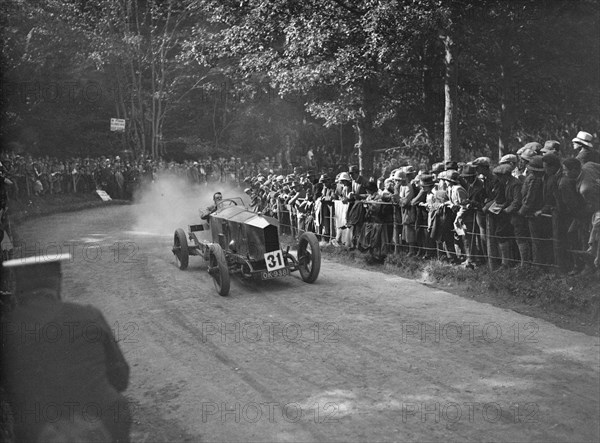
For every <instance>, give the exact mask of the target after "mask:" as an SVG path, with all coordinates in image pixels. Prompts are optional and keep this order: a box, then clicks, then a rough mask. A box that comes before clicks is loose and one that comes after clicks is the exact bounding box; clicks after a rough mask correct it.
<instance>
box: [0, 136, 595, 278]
mask: <svg viewBox="0 0 600 443" xmlns="http://www.w3.org/2000/svg"><path fill="white" fill-rule="evenodd" d="M592 141H593V137H592V135H591V134H589V133H587V132H583V131H582V132H579V133H578V134H577V137H575V138H574V139H573V146H574V148H575V149H576V152H577V156H576V157H575V158H563V157H564V156H563V155H562V154H561V147H560V143H559V142H557V141H554V140H548V141H546V142H545V143H544V144H543V145H542V144H540V143H538V142H530V143H527V144H526V145H525V146H523V147H522V148H521V149H519V150H518V151H517V152H516V153H514V154H507V155H505V156H503V157H502V158H501V159H500V161H499V163H498V164H497V165H495V164H492V161H491V160H490V159H489V158H487V157H479V158H476V159H473V160H472V161H470V162H467V163H457V162H454V161H449V162H445V163H444V162H439V163H435V164H433V165H432V166H431V167H430V168H425V167H423V166H422V165H420V169H417V168H416V167H415V166H414V165H411V164H409V161H406V160H399V159H395V158H392V159H391V160H389V161H386V162H385V163H380V169H376V170H375V171H374V174H373V175H371V176H370V177H369V178H367V177H366V176H363V175H361V171H359V168H358V167H357V166H354V165H353V166H350V167H349V168H348V167H346V166H345V165H344V164H332V163H331V162H326V163H320V166H319V163H316V162H314V161H313V156H310V155H309V156H307V157H306V158H304V159H303V160H304V161H303V162H302V166H296V167H294V166H293V165H290V164H286V165H285V166H284V165H282V164H281V163H279V161H278V160H279V159H277V158H269V157H265V158H264V159H261V160H260V161H255V162H248V161H242V159H241V158H236V157H231V158H229V159H225V158H219V159H212V158H208V159H201V160H198V161H184V162H166V161H164V160H161V159H158V160H152V159H150V158H147V159H139V160H132V159H129V158H125V159H121V158H120V157H119V156H107V157H100V158H93V159H92V158H85V159H81V158H72V159H70V160H62V161H61V160H57V159H52V158H45V159H34V158H32V157H29V156H28V157H23V156H19V155H5V156H3V158H2V164H3V169H4V173H5V175H6V176H7V177H9V178H10V179H11V181H12V183H13V186H10V187H9V188H10V190H9V196H10V195H11V194H12V197H13V198H15V199H17V200H19V199H21V198H27V197H29V196H31V195H42V194H46V193H51V194H53V193H68V192H81V193H86V192H91V191H94V190H96V189H103V190H105V191H106V192H108V194H109V195H111V196H112V197H113V198H132V196H133V195H134V194H135V192H136V189H138V188H139V187H140V186H143V185H144V184H147V183H151V182H152V181H154V180H157V179H160V177H163V176H176V177H179V178H183V179H184V180H185V181H187V182H188V183H189V184H190V185H194V184H199V185H201V184H208V183H219V182H220V183H229V184H233V185H239V186H241V187H242V188H245V189H244V192H245V193H246V194H248V196H249V198H250V200H251V207H252V209H253V210H255V211H257V212H261V213H264V214H266V215H270V216H273V217H276V218H278V219H279V220H280V224H281V230H282V231H283V232H288V233H290V234H293V235H297V234H298V233H299V232H301V231H312V232H314V233H315V234H317V236H318V237H319V239H320V240H321V242H323V243H331V244H333V245H335V246H345V247H348V248H350V249H355V248H356V249H359V250H364V251H370V252H371V253H372V254H373V255H374V256H376V257H380V258H381V257H385V256H386V255H387V254H390V253H398V252H401V251H405V252H406V253H407V254H408V255H410V256H416V257H422V258H437V259H441V260H447V261H450V262H453V263H456V264H461V265H462V266H465V267H468V268H474V267H476V266H479V265H482V264H484V263H487V264H491V265H493V266H492V267H495V266H496V265H497V266H501V267H503V268H506V267H511V266H514V265H518V266H528V265H530V264H535V265H538V266H541V267H546V268H550V267H560V268H562V269H563V270H566V271H568V272H570V273H571V274H578V273H590V272H594V271H595V270H596V268H597V267H598V266H600V265H599V258H598V257H599V253H598V237H599V236H600V152H599V151H598V148H597V147H595V146H594V145H593V142H592ZM565 252H568V253H567V254H565Z"/></svg>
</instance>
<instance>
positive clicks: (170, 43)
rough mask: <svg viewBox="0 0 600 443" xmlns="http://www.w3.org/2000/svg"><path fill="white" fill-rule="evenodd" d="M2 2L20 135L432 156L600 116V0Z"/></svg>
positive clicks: (51, 148) (204, 151) (13, 115)
mask: <svg viewBox="0 0 600 443" xmlns="http://www.w3.org/2000/svg"><path fill="white" fill-rule="evenodd" d="M1 5H2V8H1V20H2V23H1V29H2V31H1V32H2V91H1V93H2V126H1V138H2V147H3V149H8V150H11V151H13V152H19V153H31V154H32V155H41V156H46V155H49V156H57V157H61V156H97V155H108V154H112V155H115V154H118V153H120V152H123V151H124V150H126V151H130V152H132V153H134V155H136V156H140V155H146V156H152V157H158V156H161V157H164V158H167V159H175V160H182V159H185V158H198V157H200V156H208V155H211V156H213V157H214V156H232V155H233V156H237V157H245V158H249V159H250V158H258V157H264V156H274V155H276V154H278V153H279V154H281V153H283V157H284V158H285V153H286V151H287V152H288V153H289V155H290V156H292V157H297V156H301V155H305V154H306V152H307V151H308V150H309V149H311V148H312V149H320V150H326V151H327V152H334V153H336V154H342V156H343V157H344V158H348V156H352V155H354V156H357V155H358V154H361V156H362V158H363V161H364V162H368V161H369V159H370V158H371V157H372V156H373V153H374V152H379V150H382V149H386V148H391V147H399V148H400V149H399V150H398V151H397V152H399V153H401V154H402V155H405V156H408V157H412V158H413V159H415V160H417V161H423V162H429V163H431V162H433V161H436V160H440V159H442V158H446V159H449V158H452V159H454V160H461V159H466V158H470V157H471V156H473V155H488V156H490V157H492V158H498V155H499V154H500V153H507V152H510V151H515V150H516V149H517V148H519V147H520V146H522V145H523V144H524V143H525V142H527V141H542V142H543V141H544V140H546V139H556V140H560V141H563V142H565V143H564V144H563V146H567V143H566V142H567V141H568V140H570V139H571V138H573V137H574V136H575V135H576V133H577V131H578V130H585V131H588V132H591V133H593V134H596V135H597V134H598V130H599V129H600V125H599V120H600V109H599V108H600V93H599V88H600V86H599V85H600V60H599V58H600V55H599V54H600V48H599V46H600V20H599V10H600V9H599V5H598V2H597V1H595V0H560V1H559V0H547V1H544V0H514V1H509V0H456V1H447V0H303V1H285V0H235V1H234V0H34V1H30V0H1ZM111 117H115V118H124V119H126V121H127V125H126V131H125V132H123V133H119V132H111V131H110V130H109V129H110V128H109V126H110V125H109V120H110V118H111ZM365 164H367V165H368V164H369V163H365Z"/></svg>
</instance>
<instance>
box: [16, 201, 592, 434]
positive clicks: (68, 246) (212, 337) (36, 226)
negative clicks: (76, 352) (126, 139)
mask: <svg viewBox="0 0 600 443" xmlns="http://www.w3.org/2000/svg"><path fill="white" fill-rule="evenodd" d="M141 212H143V211H142V209H141V208H140V207H139V206H124V207H114V206H113V207H107V208H105V209H96V210H88V211H83V212H80V213H77V214H65V215H56V216H51V217H46V218H42V219H38V220H35V221H30V222H27V223H26V224H24V225H23V226H21V227H20V228H19V231H20V233H21V237H22V240H23V241H24V242H25V245H26V249H27V253H28V254H29V255H31V254H32V253H33V252H34V251H40V250H41V251H43V252H44V253H46V254H52V253H55V251H56V250H57V247H58V246H60V247H61V249H62V251H63V252H68V251H70V252H71V253H73V254H74V260H73V262H72V263H68V264H66V265H65V267H64V286H63V293H64V298H65V299H67V300H69V301H74V302H79V303H86V304H92V305H94V306H97V307H99V308H100V309H101V310H102V311H103V312H104V314H105V316H106V318H107V319H108V320H109V323H110V324H111V325H112V326H113V329H114V331H115V334H116V335H117V337H118V338H119V340H120V346H121V348H122V349H123V351H124V354H125V356H126V358H127V360H128V362H129V364H130V366H131V370H132V377H131V382H130V386H129V389H128V390H127V392H126V394H127V396H128V398H129V399H130V400H131V402H132V405H133V406H134V410H135V423H134V426H133V430H132V437H133V440H134V441H137V442H143V441H182V440H187V441H211V442H212V441H303V442H304V441H448V440H458V441H484V440H485V441H491V440H494V441H598V439H599V438H600V432H599V425H598V417H599V416H600V410H599V398H600V382H599V363H600V357H599V351H600V347H599V341H598V338H597V337H590V336H587V335H584V334H581V333H576V332H570V331H566V330H562V329H559V328H557V327H555V326H553V325H551V324H550V323H547V322H545V321H542V320H538V319H534V318H530V317H525V316H523V315H519V314H516V313H514V312H512V311H509V310H504V309H498V308H495V307H493V306H490V305H487V304H481V303H477V302H474V301H470V300H466V299H463V298H460V297H458V296H455V295H451V294H448V293H446V292H443V291H439V290H434V289H431V288H428V287H425V286H423V285H421V284H418V283H416V282H413V281H410V280H406V279H403V278H400V277H393V276H389V275H385V274H382V273H378V272H373V271H368V270H357V269H355V268H347V267H345V266H344V265H342V264H337V263H332V262H327V261H326V260H325V261H324V262H323V264H322V268H321V274H320V277H319V279H318V280H317V282H316V283H315V284H313V285H308V284H305V283H303V282H302V281H301V280H300V278H299V277H298V276H297V275H293V276H291V277H288V278H285V279H282V280H277V281H271V282H265V283H262V284H248V283H243V282H240V281H239V280H237V279H233V281H232V288H231V295H230V296H229V297H226V298H223V297H219V296H218V295H217V294H216V292H215V290H214V287H213V284H212V281H211V279H210V278H209V276H208V274H207V272H206V268H205V266H204V264H203V262H202V260H201V259H198V258H196V257H192V258H191V259H190V268H189V269H188V270H186V271H180V270H179V269H177V268H176V267H175V261H174V257H173V255H172V253H171V252H170V247H171V243H172V233H173V231H174V229H175V228H176V227H180V226H181V227H185V223H186V222H187V223H189V222H190V220H189V219H188V220H176V219H175V217H174V216H173V214H163V215H164V216H165V217H166V218H168V219H169V220H168V223H167V225H168V226H167V227H168V229H167V227H165V226H164V224H161V226H160V229H158V226H157V225H156V224H155V223H154V220H152V219H151V218H147V219H146V220H144V219H143V218H142V219H140V218H139V215H140V213H141ZM36 242H37V243H38V244H37V246H36V245H35V243H36Z"/></svg>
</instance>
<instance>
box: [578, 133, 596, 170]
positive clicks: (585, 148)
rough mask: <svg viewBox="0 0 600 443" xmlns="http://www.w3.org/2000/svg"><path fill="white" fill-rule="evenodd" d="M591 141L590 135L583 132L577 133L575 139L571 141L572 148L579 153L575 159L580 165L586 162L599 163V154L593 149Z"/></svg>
mask: <svg viewBox="0 0 600 443" xmlns="http://www.w3.org/2000/svg"><path fill="white" fill-rule="evenodd" d="M592 139H593V137H592V134H590V133H588V132H585V131H579V132H578V133H577V137H575V138H574V139H573V148H575V150H578V151H579V152H578V154H577V155H576V156H575V158H576V159H577V160H579V162H580V163H581V164H582V165H585V164H586V163H588V162H592V163H600V152H598V150H597V149H594V145H593V144H592Z"/></svg>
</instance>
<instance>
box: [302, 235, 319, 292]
mask: <svg viewBox="0 0 600 443" xmlns="http://www.w3.org/2000/svg"><path fill="white" fill-rule="evenodd" d="M298 269H299V270H300V276H301V277H302V280H304V281H305V282H306V283H313V282H314V281H315V280H316V279H317V277H318V276H319V271H320V270H321V249H320V248H319V240H317V236H316V235H315V234H313V233H312V232H305V233H304V234H302V235H301V236H300V240H299V242H298Z"/></svg>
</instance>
